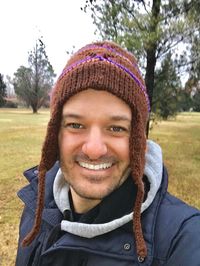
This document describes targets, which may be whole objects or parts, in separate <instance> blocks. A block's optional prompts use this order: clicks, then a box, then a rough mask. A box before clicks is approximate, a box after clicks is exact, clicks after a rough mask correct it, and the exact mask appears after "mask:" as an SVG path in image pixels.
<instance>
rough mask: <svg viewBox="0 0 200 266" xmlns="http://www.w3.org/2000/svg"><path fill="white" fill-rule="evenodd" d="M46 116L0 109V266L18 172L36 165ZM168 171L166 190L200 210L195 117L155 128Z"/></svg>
mask: <svg viewBox="0 0 200 266" xmlns="http://www.w3.org/2000/svg"><path fill="white" fill-rule="evenodd" d="M48 119H49V111H48V110H42V111H40V113H39V114H37V115H33V114H32V113H31V111H30V110H25V109H24V110H23V109H19V110H18V109H13V110H12V109H0V154H1V156H0V170H1V177H0V184H1V185H0V226H1V230H0V239H1V241H0V265H1V266H13V265H14V261H15V256H16V246H17V237H18V224H19V217H20V214H21V210H22V207H23V205H22V203H21V202H20V200H18V198H17V197H16V192H17V191H18V190H19V189H20V188H21V187H22V186H23V185H25V184H26V180H25V179H24V178H23V175H22V173H23V171H24V170H25V169H27V168H30V167H32V166H33V165H36V164H38V162H39V159H40V151H41V145H42V142H43V139H44V136H45V131H46V125H47V121H48ZM150 139H153V140H155V141H156V142H158V143H159V144H160V145H161V147H162V149H163V153H164V161H165V164H166V166H167V168H168V171H169V175H170V178H169V190H170V192H172V193H173V194H175V195H177V196H178V197H180V198H181V199H183V200H185V201H186V202H188V203H189V204H191V205H193V206H196V207H198V208H200V197H199V196H198V195H199V192H200V182H199V179H200V174H199V171H200V113H182V114H180V115H179V116H177V118H176V119H174V120H170V121H162V122H158V123H156V124H154V126H153V130H152V131H151V132H150Z"/></svg>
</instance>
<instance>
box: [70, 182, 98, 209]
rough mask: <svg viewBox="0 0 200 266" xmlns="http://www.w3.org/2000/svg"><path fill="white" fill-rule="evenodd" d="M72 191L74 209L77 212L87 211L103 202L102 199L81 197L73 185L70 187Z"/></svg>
mask: <svg viewBox="0 0 200 266" xmlns="http://www.w3.org/2000/svg"><path fill="white" fill-rule="evenodd" d="M70 191H71V195H72V201H73V206H74V211H75V212H76V213H86V212H88V211H89V210H91V209H92V208H94V207H95V206H96V205H98V204H99V203H100V202H101V200H100V199H88V198H84V197H81V196H80V195H78V194H77V193H76V192H75V191H74V189H73V188H72V187H70Z"/></svg>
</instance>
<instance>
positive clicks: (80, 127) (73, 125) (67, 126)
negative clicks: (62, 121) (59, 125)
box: [64, 123, 83, 129]
mask: <svg viewBox="0 0 200 266" xmlns="http://www.w3.org/2000/svg"><path fill="white" fill-rule="evenodd" d="M64 127H66V128H71V129H82V128H83V125H81V124H79V123H68V124H66V125H64Z"/></svg>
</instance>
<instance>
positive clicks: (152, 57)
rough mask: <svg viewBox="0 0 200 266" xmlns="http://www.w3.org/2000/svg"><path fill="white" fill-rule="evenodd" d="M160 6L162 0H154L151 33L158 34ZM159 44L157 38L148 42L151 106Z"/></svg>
mask: <svg viewBox="0 0 200 266" xmlns="http://www.w3.org/2000/svg"><path fill="white" fill-rule="evenodd" d="M160 6H161V0H154V1H153V5H152V10H151V14H152V15H151V22H150V27H149V31H150V34H151V33H153V34H156V32H157V27H158V24H159V15H160ZM157 45H158V39H157V38H154V39H152V41H151V42H150V43H147V44H146V53H147V65H146V75H145V83H146V86H147V92H148V95H149V101H150V106H152V98H153V89H154V78H155V77H154V76H155V66H156V50H157ZM149 122H150V121H148V123H147V128H146V135H147V137H148V133H149Z"/></svg>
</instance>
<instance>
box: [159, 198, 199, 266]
mask: <svg viewBox="0 0 200 266" xmlns="http://www.w3.org/2000/svg"><path fill="white" fill-rule="evenodd" d="M199 235H200V211H199V210H198V209H196V208H194V207H191V206H189V205H188V204H186V203H185V202H183V201H181V200H180V199H178V198H176V197H174V196H172V195H171V194H169V193H166V194H165V196H164V198H163V200H162V203H161V205H160V208H159V210H158V216H157V221H156V226H155V253H157V256H158V257H160V258H163V260H167V261H170V263H171V264H169V265H175V264H173V263H174V262H175V261H177V263H178V264H176V265H183V266H184V265H196V264H195V262H194V264H192V263H191V261H192V260H194V261H196V260H198V261H200V252H199V250H200V237H199ZM197 236H198V237H197ZM192 254H193V255H194V257H193V258H190V257H191V256H193V255H192ZM188 256H189V257H188ZM189 258H190V259H191V261H189ZM186 261H187V263H188V264H187V263H186ZM167 265H168V264H167Z"/></svg>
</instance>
